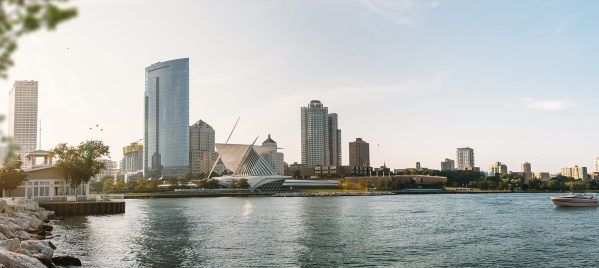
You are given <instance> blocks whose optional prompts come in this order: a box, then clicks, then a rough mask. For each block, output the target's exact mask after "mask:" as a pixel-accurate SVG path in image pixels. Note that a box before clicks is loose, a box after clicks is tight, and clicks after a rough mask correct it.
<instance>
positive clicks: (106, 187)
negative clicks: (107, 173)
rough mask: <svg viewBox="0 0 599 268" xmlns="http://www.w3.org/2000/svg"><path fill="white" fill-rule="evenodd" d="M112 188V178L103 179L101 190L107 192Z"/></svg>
mask: <svg viewBox="0 0 599 268" xmlns="http://www.w3.org/2000/svg"><path fill="white" fill-rule="evenodd" d="M113 188H114V180H113V179H106V180H104V185H103V187H102V191H104V192H107V193H109V192H112V191H113V190H114V189H113Z"/></svg>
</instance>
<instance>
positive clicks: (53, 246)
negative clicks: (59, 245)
mask: <svg viewBox="0 0 599 268" xmlns="http://www.w3.org/2000/svg"><path fill="white" fill-rule="evenodd" d="M48 246H50V247H51V248H52V249H56V246H55V245H54V244H52V242H51V241H48Z"/></svg>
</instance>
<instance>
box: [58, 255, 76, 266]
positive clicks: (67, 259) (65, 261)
mask: <svg viewBox="0 0 599 268" xmlns="http://www.w3.org/2000/svg"><path fill="white" fill-rule="evenodd" d="M52 261H53V262H54V264H56V265H58V266H81V260H79V258H77V257H73V256H69V255H62V256H58V257H54V258H52Z"/></svg>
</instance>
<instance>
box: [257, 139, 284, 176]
mask: <svg viewBox="0 0 599 268" xmlns="http://www.w3.org/2000/svg"><path fill="white" fill-rule="evenodd" d="M262 147H270V148H274V150H272V151H270V152H267V153H262V154H261V155H262V157H264V159H265V160H266V162H268V164H270V166H271V167H272V168H273V169H274V170H275V171H276V172H277V174H279V175H284V174H285V155H284V154H283V153H281V152H277V149H279V148H277V142H276V141H274V140H273V139H271V138H270V134H268V138H267V139H266V140H265V141H264V142H262Z"/></svg>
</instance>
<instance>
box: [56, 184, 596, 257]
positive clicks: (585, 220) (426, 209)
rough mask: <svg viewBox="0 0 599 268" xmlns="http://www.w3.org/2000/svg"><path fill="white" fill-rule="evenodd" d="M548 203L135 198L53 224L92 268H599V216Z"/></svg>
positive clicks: (63, 243)
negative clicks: (121, 206) (115, 209)
mask: <svg viewBox="0 0 599 268" xmlns="http://www.w3.org/2000/svg"><path fill="white" fill-rule="evenodd" d="M550 196H551V195H550V194H478V195H398V196H373V197H313V198H301V197H296V198H272V197H251V198H227V197H222V198H188V199H144V200H127V212H126V213H125V214H120V215H107V216H86V217H68V218H66V219H65V220H57V221H54V222H53V223H54V225H55V227H56V228H55V231H54V234H57V235H60V236H57V237H55V238H53V239H52V242H53V243H54V244H56V245H57V246H58V249H57V251H56V253H55V254H73V255H77V256H80V257H81V259H82V261H83V263H84V266H85V267H201V266H205V267H232V266H241V267H263V266H274V267H279V266H292V267H293V266H295V267H298V266H299V267H323V266H392V267H463V266H466V267H472V266H486V267H500V266H504V267H511V266H519V267H522V266H533V265H534V266H540V267H555V266H563V265H564V264H567V265H569V266H577V267H578V266H599V260H597V258H591V256H596V244H597V243H598V242H599V237H598V236H596V235H595V231H594V230H595V226H596V223H595V220H594V219H595V218H596V217H597V216H598V213H599V210H597V209H594V208H555V206H554V205H553V204H552V203H551V201H550V200H549V197H550ZM573 244H575V245H576V247H572V245H573Z"/></svg>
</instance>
